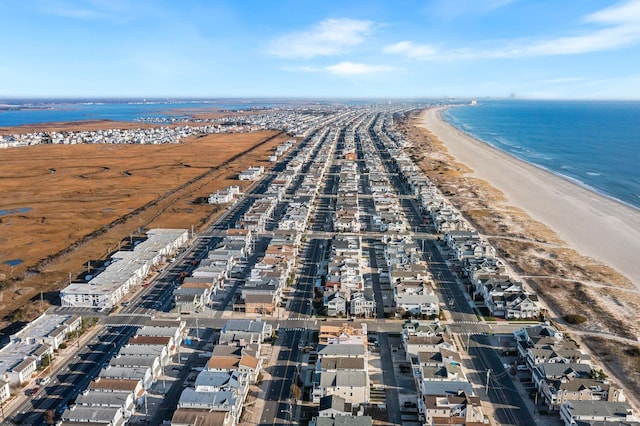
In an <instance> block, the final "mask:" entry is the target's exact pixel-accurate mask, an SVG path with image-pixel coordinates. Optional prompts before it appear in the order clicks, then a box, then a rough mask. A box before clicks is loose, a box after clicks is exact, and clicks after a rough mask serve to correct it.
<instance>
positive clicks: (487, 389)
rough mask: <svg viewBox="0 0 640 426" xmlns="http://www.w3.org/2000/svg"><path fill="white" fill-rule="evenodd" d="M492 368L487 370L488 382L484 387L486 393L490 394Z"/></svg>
mask: <svg viewBox="0 0 640 426" xmlns="http://www.w3.org/2000/svg"><path fill="white" fill-rule="evenodd" d="M491 371H492V370H491V369H488V370H487V384H486V385H485V387H484V393H486V394H488V393H489V376H491Z"/></svg>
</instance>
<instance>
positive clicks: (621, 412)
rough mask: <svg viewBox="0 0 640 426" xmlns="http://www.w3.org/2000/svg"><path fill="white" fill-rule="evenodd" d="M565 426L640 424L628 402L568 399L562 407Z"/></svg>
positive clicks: (561, 417)
mask: <svg viewBox="0 0 640 426" xmlns="http://www.w3.org/2000/svg"><path fill="white" fill-rule="evenodd" d="M560 419H561V420H562V422H563V423H564V425H565V426H576V425H580V426H587V425H592V426H596V425H608V424H610V425H612V426H613V425H616V426H617V425H625V426H627V425H634V426H638V425H640V422H638V418H637V417H636V416H635V415H634V414H633V409H632V408H631V405H630V404H629V403H628V402H611V401H567V402H565V403H564V404H562V407H561V408H560Z"/></svg>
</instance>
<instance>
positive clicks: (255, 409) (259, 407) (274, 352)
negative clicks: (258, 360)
mask: <svg viewBox="0 0 640 426" xmlns="http://www.w3.org/2000/svg"><path fill="white" fill-rule="evenodd" d="M277 340H279V339H276V341H277ZM267 348H268V349H269V350H270V351H269V352H270V353H269V354H268V356H267V358H265V362H264V364H263V365H262V372H261V376H262V380H261V383H264V382H266V383H269V385H268V386H267V387H266V388H265V389H263V388H261V387H260V383H258V384H256V385H251V387H250V390H249V395H248V396H247V401H246V402H245V404H244V409H245V410H246V411H247V412H248V413H250V415H249V416H246V417H245V416H243V417H244V419H243V423H245V424H252V425H258V424H260V418H261V417H262V411H263V410H264V403H265V400H266V395H267V394H268V393H269V389H270V387H271V383H272V379H273V377H272V376H271V374H269V372H268V371H267V368H268V367H271V366H273V365H275V364H276V363H277V360H278V354H279V353H280V345H277V344H276V342H274V344H273V345H271V346H267Z"/></svg>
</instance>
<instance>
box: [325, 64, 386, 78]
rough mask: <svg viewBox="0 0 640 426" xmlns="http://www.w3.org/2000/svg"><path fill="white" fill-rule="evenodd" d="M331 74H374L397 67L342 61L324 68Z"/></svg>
mask: <svg viewBox="0 0 640 426" xmlns="http://www.w3.org/2000/svg"><path fill="white" fill-rule="evenodd" d="M324 69H325V70H326V71H329V72H330V73H331V74H335V75H361V74H373V73H380V72H389V71H394V70H395V68H393V67H389V66H387V65H369V64H360V63H355V62H348V61H347V62H340V63H337V64H335V65H329V66H327V67H325V68H324Z"/></svg>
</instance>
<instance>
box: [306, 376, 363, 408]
mask: <svg viewBox="0 0 640 426" xmlns="http://www.w3.org/2000/svg"><path fill="white" fill-rule="evenodd" d="M327 395H338V396H340V397H342V398H344V399H345V401H346V402H348V403H351V404H352V405H353V406H359V405H360V404H363V403H365V402H367V401H369V376H368V375H367V372H366V371H340V372H337V371H321V372H319V373H316V374H315V376H314V389H313V400H314V402H316V403H319V402H320V399H321V398H322V397H324V396H327Z"/></svg>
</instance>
